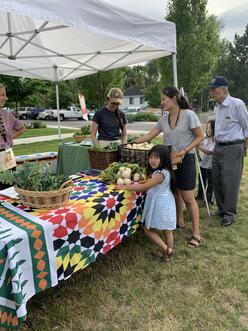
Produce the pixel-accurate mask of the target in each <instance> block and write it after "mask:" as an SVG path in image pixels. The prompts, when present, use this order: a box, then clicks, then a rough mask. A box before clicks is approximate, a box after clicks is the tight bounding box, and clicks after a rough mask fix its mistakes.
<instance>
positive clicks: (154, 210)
mask: <svg viewBox="0 0 248 331" xmlns="http://www.w3.org/2000/svg"><path fill="white" fill-rule="evenodd" d="M157 173H162V174H163V176H164V180H163V182H162V183H161V184H158V185H156V186H153V187H151V188H150V189H149V190H148V191H147V195H146V200H145V205H144V211H143V215H142V222H145V227H146V228H147V229H150V228H153V229H157V230H174V229H176V203H175V198H174V195H173V193H172V192H171V189H170V172H169V171H168V170H157V171H155V172H154V173H153V176H154V175H155V174H157Z"/></svg>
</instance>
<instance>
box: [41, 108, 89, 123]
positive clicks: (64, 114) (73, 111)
mask: <svg viewBox="0 0 248 331" xmlns="http://www.w3.org/2000/svg"><path fill="white" fill-rule="evenodd" d="M38 118H39V119H45V120H52V119H57V118H58V111H57V109H46V110H44V111H43V112H42V113H40V114H39V117H38ZM59 118H60V121H63V120H64V119H68V118H70V119H72V118H75V119H78V120H85V119H84V118H83V114H82V112H81V110H80V109H79V108H77V107H75V106H69V107H67V108H66V109H60V110H59Z"/></svg>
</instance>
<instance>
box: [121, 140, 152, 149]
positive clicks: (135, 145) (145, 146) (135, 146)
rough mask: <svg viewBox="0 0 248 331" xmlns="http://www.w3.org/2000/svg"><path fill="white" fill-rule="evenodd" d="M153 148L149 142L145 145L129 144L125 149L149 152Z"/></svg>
mask: <svg viewBox="0 0 248 331" xmlns="http://www.w3.org/2000/svg"><path fill="white" fill-rule="evenodd" d="M153 146H154V145H153V144H149V143H148V142H144V143H141V144H136V143H132V144H127V145H126V146H124V147H125V148H130V149H143V150H147V151H149V150H150V149H151V148H152V147H153Z"/></svg>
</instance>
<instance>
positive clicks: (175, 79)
mask: <svg viewBox="0 0 248 331" xmlns="http://www.w3.org/2000/svg"><path fill="white" fill-rule="evenodd" d="M172 66H173V82H174V86H175V87H178V80H177V55H176V53H172Z"/></svg>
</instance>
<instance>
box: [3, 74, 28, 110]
mask: <svg viewBox="0 0 248 331" xmlns="http://www.w3.org/2000/svg"><path fill="white" fill-rule="evenodd" d="M0 82H1V83H2V84H3V85H5V86H6V90H7V95H8V99H9V102H8V105H11V104H14V105H15V108H16V109H17V108H18V106H19V104H20V102H21V101H22V100H23V99H24V98H25V97H26V96H28V95H29V94H30V93H32V88H31V87H30V86H29V85H28V82H29V79H28V78H18V77H14V76H4V75H3V76H1V77H0Z"/></svg>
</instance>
